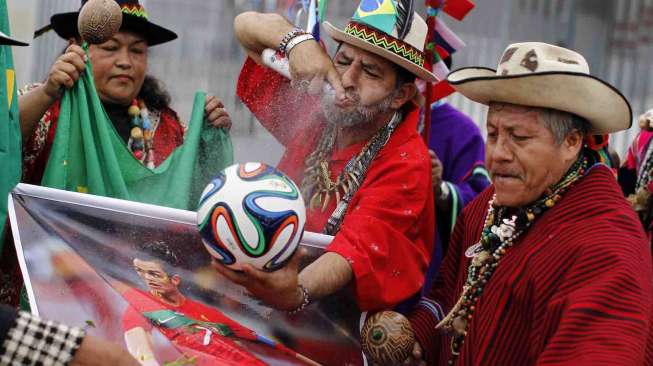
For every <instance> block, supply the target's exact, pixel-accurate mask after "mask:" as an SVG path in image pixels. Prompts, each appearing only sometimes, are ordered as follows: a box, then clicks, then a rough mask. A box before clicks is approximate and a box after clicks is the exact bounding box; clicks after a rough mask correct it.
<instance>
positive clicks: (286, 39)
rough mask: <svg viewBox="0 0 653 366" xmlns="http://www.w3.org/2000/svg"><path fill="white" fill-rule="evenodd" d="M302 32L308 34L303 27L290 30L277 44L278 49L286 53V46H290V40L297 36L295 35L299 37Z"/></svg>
mask: <svg viewBox="0 0 653 366" xmlns="http://www.w3.org/2000/svg"><path fill="white" fill-rule="evenodd" d="M302 34H306V32H304V30H303V29H301V28H295V29H293V30H291V31H290V32H288V33H286V35H285V36H284V37H283V39H282V40H281V42H280V43H279V46H277V50H278V51H279V52H281V53H283V54H284V55H285V54H286V47H287V46H288V42H290V40H291V39H293V38H295V37H297V36H299V35H302Z"/></svg>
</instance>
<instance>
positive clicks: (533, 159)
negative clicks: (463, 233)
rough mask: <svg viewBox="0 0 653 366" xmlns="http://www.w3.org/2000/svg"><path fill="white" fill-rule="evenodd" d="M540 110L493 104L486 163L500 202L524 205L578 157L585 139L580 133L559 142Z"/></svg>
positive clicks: (489, 116)
mask: <svg viewBox="0 0 653 366" xmlns="http://www.w3.org/2000/svg"><path fill="white" fill-rule="evenodd" d="M540 113H541V110H540V109H537V108H528V107H522V106H516V105H511V104H501V103H492V104H491V105H490V109H489V111H488V116H487V132H488V138H487V146H486V152H485V162H486V165H487V168H488V170H489V172H490V176H491V177H492V182H493V183H494V186H495V189H496V203H497V204H498V205H501V206H508V207H521V206H525V205H527V204H529V203H532V202H534V201H535V200H537V199H538V198H539V197H540V196H541V195H542V194H543V193H544V191H545V190H546V189H547V188H548V187H549V186H551V185H553V184H556V183H557V182H558V181H559V180H560V179H561V178H562V176H563V175H564V174H565V173H566V170H567V169H568V168H569V166H570V165H571V163H573V161H575V159H576V156H577V154H578V151H579V150H580V141H582V139H580V138H579V134H578V133H575V134H571V136H568V137H567V138H566V139H565V141H563V142H562V143H561V144H558V143H557V142H556V141H555V137H554V136H553V134H552V133H551V131H549V129H547V128H546V127H544V125H543V124H542V123H541V122H540V118H539V116H540ZM574 137H578V139H575V138H574ZM577 140H580V141H577Z"/></svg>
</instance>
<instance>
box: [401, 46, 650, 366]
mask: <svg viewBox="0 0 653 366" xmlns="http://www.w3.org/2000/svg"><path fill="white" fill-rule="evenodd" d="M448 80H449V81H450V83H451V84H452V85H453V86H454V88H456V90H457V91H458V92H460V93H461V94H463V95H465V96H466V97H468V98H470V99H472V100H474V101H476V102H479V103H483V104H486V105H488V106H489V111H488V115H487V130H488V138H487V149H486V150H487V153H486V164H487V167H488V170H489V172H490V175H491V177H492V181H493V185H492V186H491V187H490V188H488V189H487V190H486V191H485V192H483V193H481V194H480V195H479V197H478V198H477V199H476V200H474V201H473V202H472V203H470V204H469V206H467V208H466V209H465V211H464V212H463V214H462V217H461V218H460V221H459V224H458V226H457V227H456V229H455V231H454V234H453V237H452V241H451V243H450V247H449V252H448V254H447V257H446V258H445V260H444V263H443V265H442V267H441V271H440V276H439V278H438V279H437V280H436V281H435V283H434V285H433V288H432V291H431V294H430V296H429V297H428V298H424V299H423V300H422V301H421V302H420V305H419V306H418V308H417V309H416V310H415V311H414V312H413V313H412V314H411V322H412V326H413V329H414V331H415V334H416V336H417V341H418V345H416V347H415V350H414V351H415V354H416V356H417V357H418V358H421V356H425V357H424V358H425V360H426V361H427V362H428V364H429V365H446V364H450V365H544V364H552V365H553V364H555V365H598V364H606V365H650V364H651V362H652V361H653V359H652V358H651V357H652V356H653V355H652V353H651V351H652V350H653V345H652V344H651V343H650V342H651V341H652V340H653V337H651V329H653V327H652V323H651V321H652V310H653V308H652V306H653V294H652V288H653V286H652V280H651V279H652V277H651V253H650V249H649V246H648V244H647V241H646V238H645V235H644V232H643V230H642V226H641V225H640V224H639V222H638V219H637V216H636V215H635V213H634V212H633V210H632V209H631V208H630V206H629V204H628V202H626V200H625V199H624V197H623V195H622V193H621V190H620V189H619V186H618V185H617V182H616V180H615V178H614V175H613V174H612V172H611V171H610V169H608V168H607V167H606V166H604V165H602V164H600V163H597V161H598V159H597V154H596V151H594V150H593V149H592V148H596V145H595V144H594V143H590V142H589V138H590V137H591V135H592V134H607V133H612V132H617V131H620V130H624V129H627V128H629V127H630V125H631V120H632V115H631V109H630V106H629V104H628V101H627V100H626V99H625V98H624V97H623V96H622V95H621V94H620V93H619V91H618V90H616V89H615V88H614V87H612V86H610V85H609V84H607V83H606V82H604V81H601V80H600V79H598V78H596V77H593V76H591V75H590V74H589V68H588V65H587V62H586V61H585V59H584V58H583V57H582V56H581V55H579V54H578V53H576V52H573V51H571V50H568V49H565V48H561V47H557V46H553V45H549V44H544V43H519V44H513V45H510V46H509V47H508V48H507V49H506V51H505V52H504V54H503V56H502V57H501V60H500V62H499V66H498V67H497V70H491V69H485V68H465V69H461V70H457V71H455V72H453V73H451V74H450V75H449V77H448ZM421 362H423V361H421ZM421 362H416V363H421Z"/></svg>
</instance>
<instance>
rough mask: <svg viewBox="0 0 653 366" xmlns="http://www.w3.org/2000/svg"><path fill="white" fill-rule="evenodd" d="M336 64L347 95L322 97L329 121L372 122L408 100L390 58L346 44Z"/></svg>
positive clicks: (338, 55)
mask: <svg viewBox="0 0 653 366" xmlns="http://www.w3.org/2000/svg"><path fill="white" fill-rule="evenodd" d="M333 63H334V64H335V66H336V69H337V70H338V72H339V73H340V75H341V78H342V86H343V87H344V88H345V91H346V95H347V98H346V99H345V100H344V101H343V102H337V101H336V100H335V95H334V94H324V95H323V96H322V108H323V111H324V115H325V117H326V118H327V120H328V121H329V122H331V123H336V124H339V125H341V126H345V127H351V126H356V125H360V124H364V123H369V122H371V121H373V120H374V119H375V118H376V117H378V116H379V115H380V114H382V113H385V112H388V111H389V110H390V109H391V108H393V109H398V108H399V107H401V105H403V103H404V102H405V101H406V99H404V98H402V95H401V92H397V89H396V83H397V72H396V70H395V67H394V66H393V64H392V63H390V61H387V60H386V59H384V58H382V57H380V56H377V55H375V54H373V53H371V52H367V51H364V50H362V49H360V48H356V47H353V46H350V45H348V44H346V43H343V44H342V46H341V47H340V50H339V51H338V53H337V54H336V56H335V57H334V59H333ZM410 98H412V96H410V97H409V98H408V99H410Z"/></svg>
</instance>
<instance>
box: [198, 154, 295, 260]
mask: <svg viewBox="0 0 653 366" xmlns="http://www.w3.org/2000/svg"><path fill="white" fill-rule="evenodd" d="M305 222H306V208H305V207H304V199H303V198H302V195H301V193H300V192H299V189H298V188H297V185H295V183H293V181H292V180H290V178H288V177H287V176H286V175H285V174H283V173H282V172H280V171H278V170H277V169H275V168H273V167H270V166H268V165H265V164H262V163H247V164H236V165H232V166H230V167H228V168H226V169H225V170H223V171H222V172H221V173H220V174H219V175H218V176H217V177H216V178H215V179H213V181H212V182H211V183H209V185H208V186H207V187H206V188H205V189H204V192H203V193H202V197H201V198H200V202H199V209H198V210H197V227H198V229H199V232H200V235H201V237H202V242H203V243H204V246H205V247H206V249H207V250H208V251H209V253H210V254H211V256H213V257H214V258H215V259H217V260H218V261H219V262H221V263H222V264H224V265H225V266H227V267H229V268H231V269H234V270H237V271H238V270H241V269H242V265H243V264H245V263H249V264H251V265H253V266H254V267H256V268H259V269H262V270H265V271H274V270H276V269H279V268H280V267H282V266H283V265H284V264H285V263H286V262H287V261H288V260H289V259H290V257H292V255H293V253H294V252H295V250H296V249H297V246H298V245H299V241H300V240H301V237H302V235H303V233H304V224H305Z"/></svg>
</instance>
